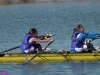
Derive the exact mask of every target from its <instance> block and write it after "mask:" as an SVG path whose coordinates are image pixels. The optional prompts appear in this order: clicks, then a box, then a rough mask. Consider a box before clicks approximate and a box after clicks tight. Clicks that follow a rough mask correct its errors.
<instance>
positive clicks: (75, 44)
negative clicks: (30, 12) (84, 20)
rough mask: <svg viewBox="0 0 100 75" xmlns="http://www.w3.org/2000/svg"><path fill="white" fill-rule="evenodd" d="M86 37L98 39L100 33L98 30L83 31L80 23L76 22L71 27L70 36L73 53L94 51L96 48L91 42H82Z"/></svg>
mask: <svg viewBox="0 0 100 75" xmlns="http://www.w3.org/2000/svg"><path fill="white" fill-rule="evenodd" d="M86 38H90V39H99V38H100V33H98V32H91V33H85V32H84V27H83V26H82V24H78V25H77V26H76V27H75V28H74V29H73V33H72V36H71V39H72V43H71V49H72V51H73V53H79V52H87V51H89V52H93V53H96V49H95V48H94V46H93V45H92V44H91V43H87V44H84V41H85V39H86Z"/></svg>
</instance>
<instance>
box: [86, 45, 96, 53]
mask: <svg viewBox="0 0 100 75" xmlns="http://www.w3.org/2000/svg"><path fill="white" fill-rule="evenodd" d="M86 45H87V47H88V49H89V52H93V51H96V49H95V47H94V46H93V45H92V44H91V43H87V44H86Z"/></svg>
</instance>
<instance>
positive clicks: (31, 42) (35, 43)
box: [20, 28, 54, 53]
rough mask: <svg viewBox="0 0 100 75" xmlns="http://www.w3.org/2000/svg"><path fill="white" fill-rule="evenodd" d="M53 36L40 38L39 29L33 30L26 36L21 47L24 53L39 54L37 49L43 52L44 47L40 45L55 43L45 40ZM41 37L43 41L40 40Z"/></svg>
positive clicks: (47, 35)
mask: <svg viewBox="0 0 100 75" xmlns="http://www.w3.org/2000/svg"><path fill="white" fill-rule="evenodd" d="M51 36H52V34H45V35H42V36H38V31H37V29H35V28H31V29H30V30H29V32H28V33H27V34H26V35H25V37H24V39H23V41H22V44H21V45H20V48H21V50H22V53H37V51H36V49H38V51H41V50H42V47H41V45H40V44H39V43H45V42H52V41H54V40H53V39H44V38H45V37H51ZM40 37H42V39H40Z"/></svg>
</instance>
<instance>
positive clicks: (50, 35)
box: [44, 34, 54, 38]
mask: <svg viewBox="0 0 100 75" xmlns="http://www.w3.org/2000/svg"><path fill="white" fill-rule="evenodd" d="M44 36H45V37H46V38H49V37H52V36H54V35H53V34H45V35H44Z"/></svg>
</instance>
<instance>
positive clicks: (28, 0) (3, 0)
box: [0, 0, 100, 5]
mask: <svg viewBox="0 0 100 75" xmlns="http://www.w3.org/2000/svg"><path fill="white" fill-rule="evenodd" d="M97 1H98V2H100V1H99V0H97ZM48 2H92V1H91V0H16V1H11V0H1V1H0V5H14V4H25V3H48Z"/></svg>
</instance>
